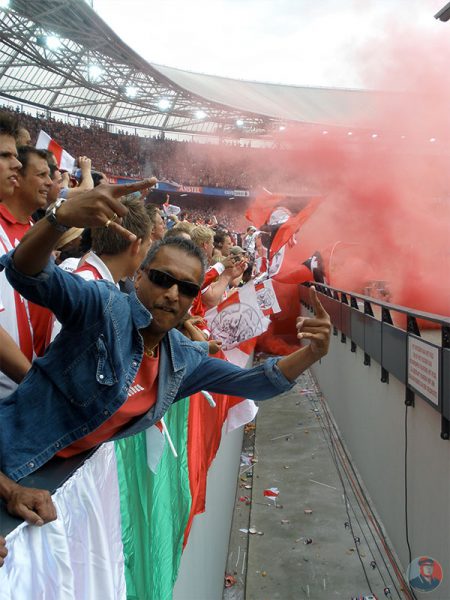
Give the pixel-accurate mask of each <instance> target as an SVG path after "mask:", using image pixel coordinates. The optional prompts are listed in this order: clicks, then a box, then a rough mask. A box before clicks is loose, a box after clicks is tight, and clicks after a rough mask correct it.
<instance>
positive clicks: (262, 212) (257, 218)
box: [245, 193, 284, 228]
mask: <svg viewBox="0 0 450 600" xmlns="http://www.w3.org/2000/svg"><path fill="white" fill-rule="evenodd" d="M283 200H284V196H280V195H279V194H268V193H265V194H261V196H257V197H256V198H255V201H254V202H253V203H252V204H251V206H249V207H248V209H247V212H246V213H245V217H246V219H247V220H248V221H250V222H251V223H253V225H254V226H255V227H258V228H259V227H261V226H262V225H264V223H266V222H267V221H268V220H269V217H270V214H271V213H272V211H273V209H274V208H275V207H276V206H278V205H279V204H280V203H282V201H283Z"/></svg>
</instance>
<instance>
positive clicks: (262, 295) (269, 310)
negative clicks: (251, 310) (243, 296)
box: [255, 279, 281, 317]
mask: <svg viewBox="0 0 450 600" xmlns="http://www.w3.org/2000/svg"><path fill="white" fill-rule="evenodd" d="M255 290H256V298H257V300H258V304H259V308H260V309H261V310H262V312H263V314H264V315H266V317H268V316H269V315H274V314H276V313H279V312H280V310H281V307H280V305H279V303H278V299H277V295H276V292H275V290H274V287H273V283H272V280H271V279H265V280H264V281H261V282H260V283H257V284H256V285H255Z"/></svg>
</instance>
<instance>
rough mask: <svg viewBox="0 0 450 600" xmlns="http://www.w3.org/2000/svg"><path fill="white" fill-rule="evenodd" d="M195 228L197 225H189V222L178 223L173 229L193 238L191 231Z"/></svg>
mask: <svg viewBox="0 0 450 600" xmlns="http://www.w3.org/2000/svg"><path fill="white" fill-rule="evenodd" d="M194 227H195V225H193V224H192V223H189V222H188V221H178V223H175V225H174V226H173V227H172V230H175V231H181V232H183V233H187V234H188V235H189V237H191V231H192V230H193V229H194Z"/></svg>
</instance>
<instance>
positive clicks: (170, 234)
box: [163, 227, 191, 240]
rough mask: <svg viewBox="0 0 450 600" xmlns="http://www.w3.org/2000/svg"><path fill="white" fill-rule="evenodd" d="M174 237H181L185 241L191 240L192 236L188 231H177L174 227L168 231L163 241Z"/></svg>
mask: <svg viewBox="0 0 450 600" xmlns="http://www.w3.org/2000/svg"><path fill="white" fill-rule="evenodd" d="M174 237H181V238H183V239H185V240H190V239H191V236H190V235H189V233H188V232H187V231H183V230H182V229H175V228H174V227H172V228H171V229H168V230H167V231H166V233H165V234H164V237H163V240H167V239H168V238H174Z"/></svg>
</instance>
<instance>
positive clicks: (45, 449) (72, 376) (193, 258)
mask: <svg viewBox="0 0 450 600" xmlns="http://www.w3.org/2000/svg"><path fill="white" fill-rule="evenodd" d="M154 183H155V180H154V179H152V180H148V181H144V182H141V183H138V184H131V185H128V184H127V185H124V186H107V185H102V186H99V187H97V188H95V190H93V191H91V192H86V193H84V194H80V195H79V196H78V197H77V199H76V200H68V201H67V202H64V203H62V204H60V205H59V206H57V207H56V209H55V210H53V212H51V214H49V216H48V217H47V218H46V219H42V220H41V221H40V222H39V223H37V224H36V225H35V226H34V227H33V228H32V229H31V230H30V231H29V232H28V233H27V234H26V236H25V237H24V238H23V240H22V241H21V243H20V244H19V246H18V247H17V248H16V249H15V251H13V252H11V253H10V254H8V255H4V256H3V257H2V258H1V259H0V264H1V265H2V267H3V268H5V271H6V275H7V277H8V280H9V281H10V282H11V284H12V285H13V286H14V287H15V288H16V289H17V290H18V291H19V292H20V293H21V294H22V295H23V296H24V297H26V298H28V299H29V300H31V301H33V302H36V303H37V304H41V305H43V306H46V307H48V308H50V310H52V311H53V312H54V313H55V315H56V318H57V319H58V320H59V321H60V322H61V323H62V324H63V330H62V332H61V334H60V335H59V336H58V337H57V338H56V340H55V341H54V342H53V344H52V345H51V347H50V349H49V350H48V351H47V353H46V354H45V355H44V356H43V357H42V358H39V359H37V360H36V361H35V362H34V363H33V366H32V368H31V370H30V371H29V373H28V375H27V376H26V378H25V379H24V381H23V382H22V384H21V385H20V386H19V388H18V389H17V390H16V391H15V392H14V393H13V394H12V395H11V396H9V397H8V398H7V399H5V400H4V401H3V402H2V403H1V404H0V422H1V424H2V427H1V433H0V465H1V470H2V471H3V472H4V473H5V474H6V475H7V476H8V477H9V478H11V480H14V481H17V480H18V479H21V478H22V477H24V476H26V475H28V474H29V473H32V472H33V471H34V470H36V469H37V468H39V467H40V466H41V465H43V464H44V463H45V462H47V461H48V460H50V458H52V456H54V455H55V454H57V453H58V452H60V451H62V450H63V449H64V448H67V447H71V446H72V445H73V444H79V443H80V442H81V443H82V442H83V440H86V439H90V436H92V434H93V432H94V431H95V432H96V433H97V432H98V431H99V430H101V429H102V428H105V427H106V429H105V431H108V427H109V425H108V423H110V419H113V418H117V415H119V414H120V413H121V411H123V407H124V406H125V405H126V404H127V402H128V401H129V390H130V387H132V386H133V383H134V382H135V378H136V376H137V375H139V371H140V366H141V363H143V360H145V358H146V357H147V358H150V357H151V358H153V359H155V357H156V359H157V360H158V364H157V380H156V379H154V380H153V384H152V385H151V387H149V389H148V390H146V392H147V396H148V397H149V398H151V397H153V400H151V401H150V400H149V403H148V405H147V406H145V408H142V407H141V408H140V409H139V411H140V412H138V413H130V414H133V417H132V418H131V419H129V420H126V419H125V420H122V421H119V422H120V423H121V425H120V428H119V430H117V429H115V430H113V431H114V433H113V435H109V434H105V435H106V437H105V438H104V439H97V440H96V442H95V444H94V445H96V444H97V443H99V442H101V441H105V440H106V439H116V438H119V437H124V436H128V435H132V434H134V433H137V432H139V431H142V430H144V429H146V428H148V427H150V426H151V425H153V424H154V423H155V422H157V421H159V420H160V419H161V417H162V416H163V415H164V413H165V412H166V411H167V409H168V408H169V407H170V405H171V404H172V403H173V402H175V401H177V400H178V399H180V398H184V397H186V396H189V395H191V394H193V393H195V392H197V391H199V390H209V391H211V392H219V393H224V394H230V395H238V396H244V397H247V398H253V399H255V400H264V399H267V398H271V397H272V396H275V395H277V394H280V393H282V392H284V391H286V390H288V389H290V388H291V387H292V386H293V385H294V381H295V379H296V378H297V377H298V376H299V375H300V373H302V372H303V371H304V370H305V369H307V368H308V367H309V366H310V365H311V364H313V363H314V362H315V361H316V360H318V359H319V358H321V357H322V356H324V355H325V354H326V353H327V351H328V345H329V336H330V320H329V317H328V315H327V313H326V312H325V311H324V309H323V307H322V305H321V304H320V301H319V300H318V298H317V295H316V292H315V290H313V291H312V292H311V301H312V304H313V307H314V309H315V312H316V317H315V318H311V319H299V320H298V324H297V329H298V331H299V333H298V336H299V337H302V338H305V339H309V340H310V345H309V346H307V347H304V348H302V349H300V350H297V351H296V352H293V353H292V354H291V355H289V356H286V357H283V358H281V359H275V358H270V359H268V360H267V361H266V362H265V363H264V364H262V365H259V366H257V367H254V368H253V369H248V370H246V369H241V368H239V367H237V366H235V365H232V364H231V363H227V362H226V361H222V360H218V359H214V358H211V357H209V356H208V354H207V351H206V345H205V347H203V344H198V343H192V342H191V341H190V340H188V339H187V338H185V337H184V336H182V335H181V334H180V333H179V332H178V331H177V330H176V329H175V327H176V326H177V324H178V323H179V322H180V320H181V318H182V317H183V316H184V315H185V313H186V312H187V310H188V309H189V306H190V304H191V302H192V299H193V298H194V297H195V295H196V294H197V292H198V289H199V286H200V285H201V283H202V280H203V276H204V269H205V266H204V261H203V256H202V254H201V253H200V252H199V250H198V249H197V248H196V247H195V245H194V244H192V243H190V242H189V241H185V240H182V241H180V240H176V239H175V240H173V239H172V240H168V241H167V242H162V243H161V244H160V245H159V246H156V247H155V248H153V249H152V250H151V251H150V253H149V255H148V256H147V259H146V261H145V262H144V265H143V268H142V269H141V270H140V271H139V273H138V276H137V280H136V288H137V294H130V295H125V294H122V293H121V292H120V291H118V290H117V288H116V287H115V286H114V285H112V284H110V283H109V282H106V281H104V282H96V283H94V282H86V281H83V280H81V279H80V278H78V277H76V276H74V275H71V274H68V273H65V272H64V271H62V270H61V269H58V268H57V267H55V266H54V264H53V262H52V261H51V260H50V256H51V252H52V250H53V248H54V246H55V244H56V243H57V241H58V239H59V237H60V236H61V234H62V230H63V229H64V228H65V227H111V228H114V229H115V231H116V232H117V233H119V234H121V235H124V236H126V237H128V238H129V239H133V238H134V236H133V235H132V234H130V232H128V231H127V230H125V229H124V228H123V227H122V226H121V225H120V217H121V216H123V215H124V214H126V208H125V207H124V206H123V205H122V204H121V203H120V201H119V199H118V198H119V197H120V196H121V195H123V194H125V193H129V192H131V191H136V190H139V189H143V188H145V187H149V186H150V185H153V184H154ZM300 330H301V332H300ZM145 364H146V365H147V363H145ZM149 368H150V367H149ZM156 381H157V383H156ZM38 423H39V427H38V426H37V424H38ZM110 431H111V430H110ZM6 496H7V494H6ZM4 497H5V494H4ZM35 510H36V507H35Z"/></svg>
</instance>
